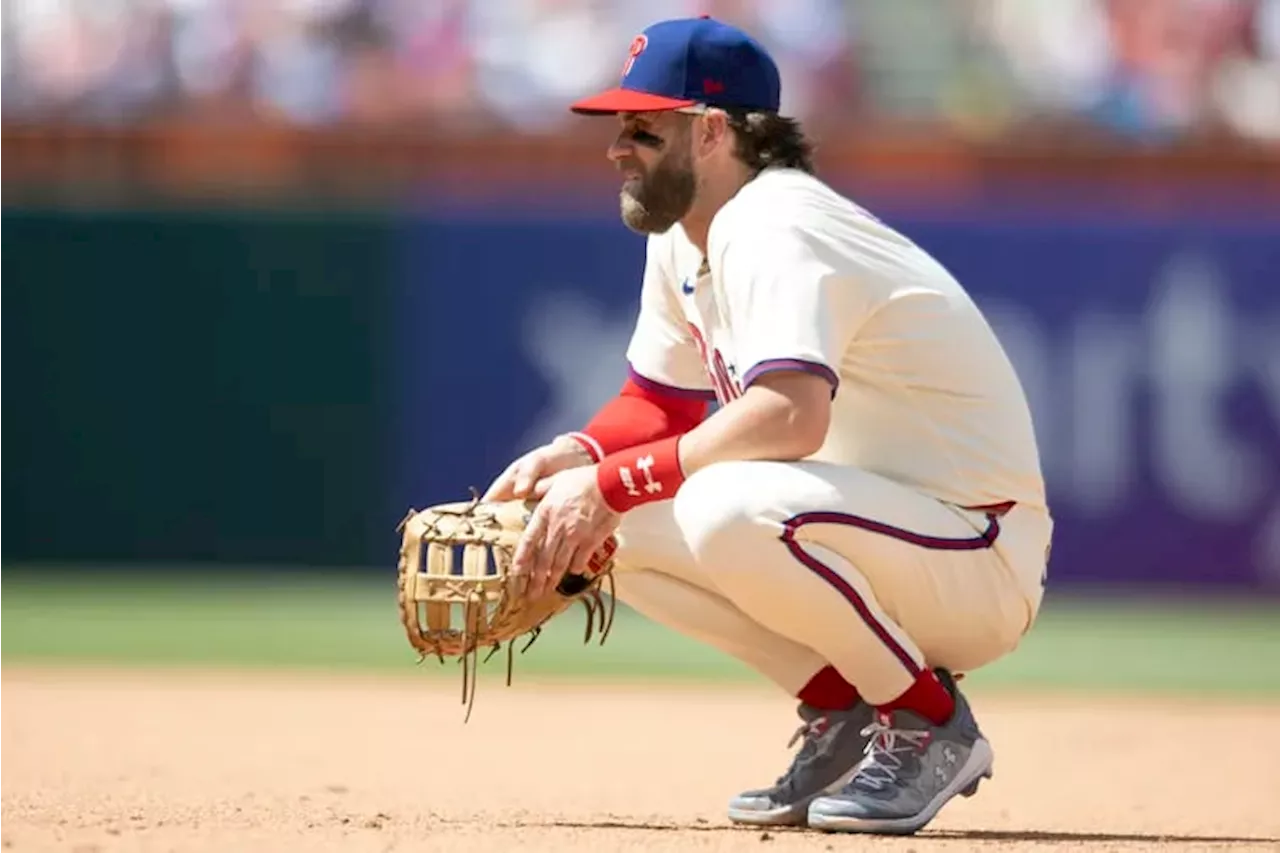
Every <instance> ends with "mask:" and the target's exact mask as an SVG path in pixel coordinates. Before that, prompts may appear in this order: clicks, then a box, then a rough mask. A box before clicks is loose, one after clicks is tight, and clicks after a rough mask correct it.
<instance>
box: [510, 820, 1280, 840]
mask: <svg viewBox="0 0 1280 853" xmlns="http://www.w3.org/2000/svg"><path fill="white" fill-rule="evenodd" d="M520 825H522V826H545V827H563V828H565V829H631V830H636V831H639V832H716V833H721V832H724V833H729V832H736V833H748V832H755V833H769V834H782V833H810V832H812V830H806V829H798V828H795V827H785V826H779V827H772V826H771V827H763V826H735V825H733V824H725V823H712V822H710V821H698V822H696V823H661V822H656V821H654V822H645V821H630V820H617V819H609V818H604V819H601V820H591V821H573V820H552V821H532V822H529V823H521V824H520ZM832 834H833V835H834V834H835V833H832ZM917 837H918V838H937V839H947V840H957V841H975V842H981V841H990V842H993V843H1009V842H1018V843H1022V844H1069V843H1075V844H1087V843H1090V842H1094V843H1099V844H1160V845H1172V846H1175V847H1176V846H1178V845H1183V844H1188V845H1191V844H1194V845H1205V844H1212V845H1217V846H1226V847H1230V846H1234V845H1244V844H1249V845H1258V844H1268V845H1270V844H1278V845H1280V838H1275V837H1266V836H1255V837H1252V838H1249V837H1244V836H1229V835H1227V836H1215V835H1178V834H1160V833H1140V832H1134V833H1126V832H1070V831H1041V830H1032V829H1010V830H983V829H971V830H925V831H923V832H921V833H919V834H918V835H917Z"/></svg>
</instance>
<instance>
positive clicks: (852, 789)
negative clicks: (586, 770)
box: [809, 671, 993, 835]
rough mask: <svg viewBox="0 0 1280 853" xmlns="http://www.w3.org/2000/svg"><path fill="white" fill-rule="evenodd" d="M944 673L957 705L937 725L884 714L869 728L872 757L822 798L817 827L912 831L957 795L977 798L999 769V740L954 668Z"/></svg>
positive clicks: (814, 807) (814, 806) (813, 820)
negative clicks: (978, 716) (984, 728)
mask: <svg viewBox="0 0 1280 853" xmlns="http://www.w3.org/2000/svg"><path fill="white" fill-rule="evenodd" d="M938 677H939V678H940V679H941V680H942V683H943V685H944V686H945V687H946V688H947V690H949V691H950V692H951V694H952V695H953V696H954V697H955V702H956V710H955V713H954V714H952V715H951V719H950V720H948V721H947V723H946V724H945V725H942V726H935V725H933V724H932V723H930V722H928V721H927V720H924V719H922V718H921V717H919V716H917V715H916V714H913V713H911V712H909V711H898V712H896V713H895V714H893V715H892V717H890V716H889V715H885V714H881V715H877V717H876V719H875V720H873V721H872V723H871V724H870V725H869V726H867V727H866V728H865V729H863V733H864V734H866V735H867V736H868V737H869V740H868V742H867V748H866V757H865V758H864V759H863V760H862V763H861V764H859V765H858V769H857V773H855V774H854V776H853V778H852V779H850V780H849V783H848V784H847V785H845V786H844V787H843V788H842V789H841V790H840V791H839V792H838V793H835V794H832V795H830V796H823V797H819V798H817V799H815V800H814V801H813V802H812V803H811V804H810V806H809V826H811V827H813V828H814V829H821V830H827V831H834V832H867V833H879V834H894V835H911V834H913V833H915V832H917V831H918V830H920V829H922V828H924V826H925V825H927V824H928V823H929V822H930V821H931V820H933V818H934V816H935V815H937V813H938V811H939V810H940V809H941V808H942V807H943V806H944V805H946V803H947V802H948V801H949V800H951V799H952V798H953V797H955V796H956V795H957V794H959V795H961V796H965V797H971V796H973V795H974V794H975V793H977V791H978V783H979V782H981V781H982V780H983V779H984V778H985V779H989V778H991V775H992V762H993V753H992V750H991V744H990V743H988V742H987V739H986V738H985V737H983V735H982V732H981V731H980V730H979V728H978V723H977V722H976V721H975V720H974V718H973V713H972V711H970V709H969V703H968V702H967V701H966V700H965V698H964V696H963V695H962V694H961V693H960V691H959V689H957V687H956V684H955V681H954V680H953V679H952V677H951V675H950V674H949V673H947V672H945V671H939V672H938Z"/></svg>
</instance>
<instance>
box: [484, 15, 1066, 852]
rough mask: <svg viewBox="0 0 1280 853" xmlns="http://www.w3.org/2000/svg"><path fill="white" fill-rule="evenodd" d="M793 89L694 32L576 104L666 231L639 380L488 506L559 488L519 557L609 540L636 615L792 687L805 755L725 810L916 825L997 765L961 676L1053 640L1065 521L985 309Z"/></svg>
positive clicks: (527, 465)
mask: <svg viewBox="0 0 1280 853" xmlns="http://www.w3.org/2000/svg"><path fill="white" fill-rule="evenodd" d="M779 102H780V83H779V75H778V71H777V67H776V65H775V64H774V62H773V60H772V59H771V58H770V57H769V55H768V54H767V53H766V52H765V50H764V49H763V48H762V47H761V45H760V44H758V43H757V42H756V41H755V40H753V39H752V38H751V37H750V36H748V35H747V34H745V33H743V32H741V31H740V30H738V29H736V28H734V27H731V26H728V25H726V24H724V23H721V22H718V21H716V20H713V19H710V18H707V17H703V18H695V19H680V20H669V21H663V22H660V23H656V24H654V25H652V26H651V27H649V28H648V29H646V30H645V31H644V32H643V33H642V34H641V35H639V36H637V37H636V38H635V40H634V41H632V43H631V46H630V49H629V51H628V52H627V55H626V58H625V61H624V64H623V68H622V79H621V84H620V86H619V87H618V88H616V89H613V90H611V91H607V92H604V93H602V94H599V95H597V96H594V97H590V98H587V99H585V100H582V101H580V102H578V103H576V104H574V105H572V110H573V111H574V112H575V113H578V114H583V115H609V116H613V117H614V120H615V121H616V122H617V129H618V135H617V137H616V139H615V140H614V141H613V143H612V145H611V146H610V147H609V149H608V157H609V159H610V160H612V161H613V163H614V164H615V165H616V166H617V168H618V169H619V171H620V172H621V173H622V179H623V183H622V190H621V213H622V219H623V221H624V222H625V223H626V225H627V226H628V227H630V228H631V229H632V230H634V231H636V232H638V233H640V234H644V235H647V241H648V242H647V254H646V261H645V267H644V275H643V283H642V288H641V305H640V309H639V314H638V317H637V321H636V326H635V331H634V335H633V337H632V339H631V342H630V345H629V349H628V354H627V357H628V360H629V367H630V373H629V378H628V379H627V381H626V382H625V384H624V385H623V387H622V389H621V392H620V393H619V395H618V396H617V397H616V398H615V399H613V400H610V401H608V402H607V403H606V404H605V405H604V406H603V407H602V409H601V410H600V411H599V413H598V414H597V415H596V416H595V417H594V418H593V419H592V420H591V422H590V423H588V424H586V425H585V426H584V427H583V429H582V431H581V432H578V433H574V434H571V435H566V436H561V437H559V438H557V439H556V440H554V441H553V442H551V443H550V444H548V445H547V446H545V447H541V448H538V449H535V450H533V451H531V452H529V453H528V454H526V455H525V456H523V457H521V458H520V459H517V460H516V461H515V462H513V463H512V464H511V465H510V466H509V467H508V468H507V470H506V471H504V472H503V473H502V474H501V475H500V476H499V477H498V478H497V479H496V480H495V481H494V483H493V484H492V485H491V487H490V488H489V490H488V492H487V493H486V495H485V498H486V499H489V500H499V499H510V498H514V497H521V498H524V497H536V498H539V499H540V502H539V504H538V507H537V510H536V511H535V512H534V513H533V515H532V519H531V521H530V524H529V526H528V529H527V531H526V533H525V536H524V538H523V539H522V542H521V544H520V546H519V547H518V549H517V552H516V555H515V558H514V559H515V570H516V571H520V572H527V573H528V574H529V575H530V582H531V584H532V586H533V588H534V589H535V590H538V591H540V590H542V589H545V588H547V586H548V585H550V584H554V583H556V582H557V581H558V579H559V578H560V577H561V576H562V575H563V574H564V573H565V572H566V571H572V572H578V571H581V570H582V569H583V568H584V565H585V563H586V560H587V557H588V555H589V554H590V553H591V552H592V551H593V550H595V549H596V548H597V547H599V546H600V545H601V544H602V543H603V542H604V541H605V540H606V539H607V538H608V537H609V536H611V535H614V536H616V540H617V543H618V546H619V550H618V553H617V556H618V561H619V563H620V564H621V566H623V568H621V569H619V571H618V574H617V577H616V582H617V586H616V589H617V595H618V597H619V598H620V599H621V600H622V601H624V602H626V603H627V604H629V605H630V606H632V607H633V608H634V609H636V610H637V611H639V612H640V613H642V614H645V615H646V616H648V617H649V618H652V619H654V620H656V621H657V622H660V623H662V624H664V625H667V626H669V627H671V628H673V629H675V630H677V631H679V632H682V633H684V634H685V635H688V636H690V637H693V638H696V639H698V640H700V641H702V642H705V643H708V644H710V645H712V646H714V647H716V648H718V649H720V650H722V651H724V652H726V653H728V654H730V655H733V656H734V657H736V658H738V659H740V660H742V661H744V662H746V663H747V664H749V665H751V666H752V667H754V668H755V669H757V670H758V671H759V672H761V673H762V674H763V675H765V676H766V677H768V678H769V679H771V680H772V681H773V682H774V683H776V684H777V685H778V686H780V687H781V688H782V689H783V690H784V691H786V692H787V693H788V694H789V695H791V696H793V697H795V698H796V699H797V700H798V705H799V707H798V712H799V716H800V718H801V721H802V725H801V731H800V733H799V734H802V735H803V744H802V746H801V747H800V749H799V751H798V753H797V754H796V756H795V758H794V760H793V762H792V764H791V766H790V767H789V768H788V769H787V770H786V772H785V773H784V774H783V775H782V776H781V777H779V778H778V779H777V780H776V782H775V783H774V784H773V785H770V786H767V787H764V788H760V789H757V790H751V791H746V792H743V793H742V794H739V795H738V796H736V797H734V798H733V799H732V800H731V802H730V804H729V817H730V819H731V820H733V821H735V822H738V823H744V824H756V825H767V824H789V825H806V824H807V825H809V826H813V827H817V828H821V829H824V830H843V831H850V832H880V833H912V832H915V831H917V830H919V829H920V828H922V827H924V826H925V825H926V824H928V823H929V822H930V821H931V820H932V819H933V817H934V816H935V815H936V814H937V812H938V811H939V809H941V808H942V807H943V806H944V805H945V804H946V803H947V802H948V801H949V800H950V799H952V798H953V797H955V796H956V795H957V794H961V795H966V796H967V795H971V794H973V793H974V792H975V791H976V789H977V786H978V783H979V782H980V780H981V779H983V778H984V777H989V776H991V772H992V747H991V745H990V743H989V742H988V741H987V739H986V738H985V737H984V736H983V734H982V731H981V730H980V728H979V726H978V724H977V722H976V721H975V719H974V715H973V712H972V710H971V708H970V706H969V704H968V702H967V701H966V699H965V696H964V694H963V693H962V692H961V691H960V690H959V689H958V687H957V684H956V675H957V674H959V673H963V672H966V671H972V670H974V669H976V668H978V667H981V666H983V665H985V664H988V663H990V662H992V661H995V660H997V659H998V658H1000V657H1002V656H1003V655H1005V654H1007V653H1009V652H1010V651H1011V650H1013V649H1014V648H1015V647H1016V646H1017V645H1018V643H1019V641H1020V639H1021V637H1022V636H1023V635H1024V634H1025V633H1026V631H1027V630H1028V629H1029V628H1030V626H1031V625H1032V623H1033V620H1034V619H1035V617H1036V614H1037V612H1038V610H1039V606H1040V602H1041V597H1042V584H1043V581H1044V576H1045V571H1046V564H1047V561H1048V551H1049V543H1050V538H1051V532H1052V520H1051V517H1050V514H1049V512H1048V509H1047V506H1046V499H1045V491H1044V485H1043V482H1042V477H1041V471H1040V462H1039V457H1038V451H1037V447H1036V442H1035V437H1034V435H1033V431H1032V421H1031V417H1030V414H1029V411H1028V407H1027V403H1026V400H1025V399H1024V396H1023V392H1022V389H1021V387H1020V386H1019V382H1018V379H1017V377H1016V375H1015V373H1014V370H1013V368H1012V366H1011V365H1010V363H1009V361H1008V360H1007V358H1006V356H1005V353H1004V351H1003V350H1002V348H1001V346H1000V343H999V342H998V341H997V339H996V338H995V336H994V335H993V333H992V330H991V328H990V327H989V326H988V324H987V323H986V322H985V320H984V318H983V316H982V314H981V313H980V312H979V311H978V309H977V307H975V304H974V303H973V302H972V301H971V299H970V297H969V296H968V295H967V293H966V292H965V291H964V290H963V289H962V288H961V286H960V285H959V284H958V283H957V282H956V280H955V279H954V278H953V277H952V276H951V275H950V274H949V273H948V271H947V270H946V269H944V268H943V267H942V266H941V265H940V264H939V263H937V262H936V261H935V260H934V259H932V258H931V257H930V256H929V255H928V254H927V253H926V252H924V251H923V250H922V249H920V248H919V247H918V246H916V245H914V244H913V243H912V242H911V241H910V240H908V239H907V238H906V237H904V236H903V235H901V234H899V233H898V232H897V231H895V230H894V229H893V228H891V227H889V226H887V225H885V224H884V223H883V222H880V221H879V220H877V219H876V218H875V217H874V216H873V215H871V214H870V213H868V212H867V211H866V210H864V209H862V208H861V207H859V206H858V205H857V204H855V203H853V202H852V201H850V200H849V199H847V198H845V197H843V196H842V195H840V194H838V193H836V192H835V191H834V190H832V189H831V188H830V187H828V186H827V185H826V184H824V183H823V182H822V181H821V180H819V179H818V178H817V177H815V175H814V169H813V165H812V162H811V159H810V146H809V143H808V142H807V141H806V139H805V137H804V135H803V133H802V132H801V130H800V128H799V127H798V125H797V123H796V122H795V121H793V120H791V119H789V118H786V117H784V116H781V115H780V114H779ZM713 400H714V401H715V402H717V403H718V406H715V407H714V410H712V406H711V405H710V401H713Z"/></svg>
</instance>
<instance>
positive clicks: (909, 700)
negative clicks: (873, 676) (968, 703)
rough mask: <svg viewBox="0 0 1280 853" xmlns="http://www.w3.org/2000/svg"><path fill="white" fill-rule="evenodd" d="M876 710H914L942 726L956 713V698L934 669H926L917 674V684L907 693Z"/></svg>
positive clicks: (909, 688) (878, 706)
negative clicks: (943, 684)
mask: <svg viewBox="0 0 1280 853" xmlns="http://www.w3.org/2000/svg"><path fill="white" fill-rule="evenodd" d="M876 710H877V711H880V712H881V713H885V714H888V713H891V712H893V711H912V712H914V713H916V714H919V715H920V716H922V717H924V718H925V719H926V720H928V721H929V722H931V723H933V724H934V725H936V726H940V725H942V724H943V723H945V722H946V721H947V720H949V719H951V715H952V714H954V713H955V710H956V700H955V699H953V698H952V696H951V694H950V693H948V692H947V688H945V687H943V686H942V682H941V681H939V680H938V676H936V675H934V673H933V670H931V669H926V670H925V671H923V672H921V673H920V674H919V675H918V676H916V681H915V684H912V685H911V686H910V687H908V688H907V691H906V692H905V693H903V694H902V695H901V696H899V697H898V698H897V699H894V700H893V701H891V702H888V703H886V704H884V705H877V706H876Z"/></svg>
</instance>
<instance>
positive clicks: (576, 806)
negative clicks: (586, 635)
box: [0, 666, 1280, 853]
mask: <svg viewBox="0 0 1280 853" xmlns="http://www.w3.org/2000/svg"><path fill="white" fill-rule="evenodd" d="M2 698H3V728H4V731H3V751H2V753H0V759H2V761H3V827H2V828H0V835H2V836H3V847H4V848H5V849H6V850H18V851H36V850H58V851H77V853H98V852H99V851H100V852H101V853H110V852H113V851H170V850H176V851H219V853H227V852H228V851H237V853H258V851H285V850H289V851H293V850H297V851H304V850H305V851H317V853H319V851H338V850H341V851H344V853H348V851H349V852H350V853H362V851H379V853H381V851H410V850H449V851H460V850H465V851H475V853H487V851H507V850H548V851H557V853H574V851H584V852H585V851H588V850H591V851H600V850H639V849H643V850H646V851H661V850H698V851H721V850H726V851H727V850H746V849H756V847H757V845H760V844H765V845H768V846H767V847H766V848H764V849H768V850H770V851H777V853H782V851H793V850H794V851H838V850H854V849H857V850H877V851H880V850H884V851H907V850H912V851H924V850H1000V851H1006V850H1045V849H1049V848H1052V849H1063V850H1088V851H1103V850H1117V851H1132V850H1142V849H1163V850H1178V851H1183V850H1186V851H1190V850H1231V851H1237V850H1241V851H1242V850H1280V753H1278V748H1277V743H1280V740H1278V734H1277V733H1278V732H1280V703H1273V704H1269V705H1268V704H1256V705H1252V706H1250V705H1228V704H1222V703H1207V702H1205V703H1189V702H1170V701H1165V702H1163V703H1162V702H1158V701H1151V700H1147V701H1141V700H1133V701H1121V700H1116V699H1111V700H1108V701H1106V702H1102V701H1096V702H1088V701H1084V700H1081V699H1080V698H1074V699H1071V700H1066V699H1062V700H1054V699H1052V698H1049V697H1040V698H1037V699H1034V700H1033V699H1028V698H1018V699H1014V698H1010V697H1006V696H999V695H991V696H986V695H983V694H981V693H978V694H975V695H974V697H973V700H974V705H975V707H976V709H977V712H978V716H979V720H980V722H981V723H982V725H983V726H984V728H985V729H986V731H987V734H988V736H989V737H990V738H991V739H992V741H993V743H994V745H995V750H996V774H995V778H994V780H992V781H991V782H990V783H988V784H986V785H985V786H984V787H983V789H982V791H981V792H980V794H979V795H978V796H977V797H974V798H973V799H970V800H958V801H954V802H953V803H952V804H950V805H949V806H948V807H947V808H946V809H944V810H943V812H942V814H941V815H940V816H939V817H938V818H937V819H936V820H935V821H934V823H933V824H932V825H931V826H930V827H929V828H928V829H927V830H925V831H924V832H923V833H921V834H920V835H918V836H916V837H914V838H909V839H890V838H867V837H860V836H846V835H826V834H822V833H817V832H813V831H798V830H783V831H770V832H762V831H760V830H758V829H755V830H753V829H743V828H735V827H733V826H732V825H730V824H729V823H728V821H727V820H726V818H725V816H724V803H725V801H726V799H727V798H728V797H729V796H730V795H731V794H732V793H733V792H735V791H737V790H738V789H740V788H744V787H748V786H752V785H755V784H757V783H760V782H766V781H770V780H772V778H773V777H774V776H776V775H777V774H778V773H779V772H780V771H781V769H782V768H783V767H785V765H786V763H787V762H788V760H789V756H790V751H789V750H788V749H787V747H786V742H787V739H788V737H789V736H790V734H791V732H792V730H793V728H794V725H795V721H794V717H793V716H792V708H791V705H790V703H789V701H788V700H786V699H785V698H780V697H778V696H776V695H772V694H768V693H761V692H759V691H758V690H744V689H724V690H715V691H712V690H708V689H702V690H694V689H678V688H672V689H655V688H652V687H649V688H646V687H630V688H628V687H619V686H614V687H609V688H603V689H602V688H590V687H570V686H551V685H539V684H536V683H532V682H529V681H522V680H520V679H517V682H516V684H515V686H513V687H511V688H507V687H505V686H504V685H503V684H502V683H501V682H500V681H498V680H494V679H489V680H486V681H483V682H482V683H481V685H480V692H479V697H478V700H477V705H476V708H475V711H474V713H473V716H472V719H471V721H470V723H468V724H466V725H464V724H463V721H462V711H463V709H462V707H461V706H460V704H459V693H458V686H457V684H455V683H454V682H452V681H443V682H442V681H439V680H436V679H425V680H424V679H417V678H408V679H406V678H397V679H388V680H377V679H367V678H354V677H343V678H338V677H320V676H314V677H306V678H303V677H282V676H279V675H243V674H234V673H221V674H209V673H203V674H192V673H140V672H133V673H120V672H107V671H100V670H94V671H89V672H77V671H72V670H36V669H30V668H17V667H13V666H6V667H5V668H4V671H3V696H2Z"/></svg>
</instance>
